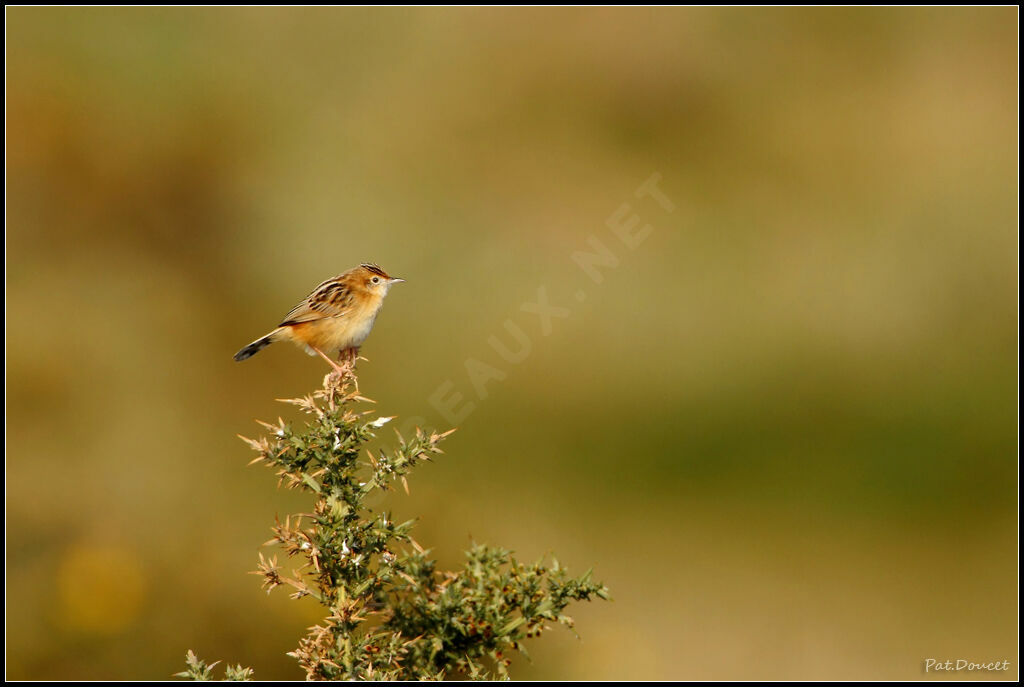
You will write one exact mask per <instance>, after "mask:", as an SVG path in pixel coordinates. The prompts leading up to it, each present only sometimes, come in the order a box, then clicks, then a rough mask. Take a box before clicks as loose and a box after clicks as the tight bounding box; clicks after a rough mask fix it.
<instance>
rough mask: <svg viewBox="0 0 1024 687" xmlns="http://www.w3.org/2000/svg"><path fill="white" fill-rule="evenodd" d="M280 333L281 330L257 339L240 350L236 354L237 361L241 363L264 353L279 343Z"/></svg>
mask: <svg viewBox="0 0 1024 687" xmlns="http://www.w3.org/2000/svg"><path fill="white" fill-rule="evenodd" d="M280 331H281V330H280V329H275V330H274V331H272V332H270V333H269V334H267V335H266V336H264V337H262V338H259V339H256V340H255V341H253V342H252V343H251V344H249V345H248V346H246V347H245V348H243V349H242V350H240V351H239V352H238V353H235V360H237V361H239V362H241V361H242V360H245V359H246V358H251V357H253V356H254V355H256V354H257V353H259V352H260V351H262V350H263V349H264V348H266V347H267V346H269V345H270V344H272V343H274V342H275V341H277V340H278V339H279V338H280V337H279V336H278V332H280Z"/></svg>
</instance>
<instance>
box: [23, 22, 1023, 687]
mask: <svg viewBox="0 0 1024 687" xmlns="http://www.w3.org/2000/svg"><path fill="white" fill-rule="evenodd" d="M6 18H7V21H8V24H7V53H6V55H7V73H6V76H7V110H6V113H7V250H8V257H7V337H6V344H7V352H6V354H7V389H6V390H7V420H8V424H7V437H6V438H7V448H8V453H7V463H6V468H7V480H8V481H7V492H6V493H7V616H6V620H7V671H8V672H7V676H8V677H9V678H18V679H26V678H32V679H61V678H65V679H66V678H79V679H164V678H167V677H168V676H170V674H171V673H173V672H176V671H178V670H180V669H182V668H183V657H184V653H185V650H186V649H188V648H193V649H195V650H196V651H197V652H198V653H199V655H200V656H202V657H204V658H207V659H209V660H213V659H224V660H227V661H230V662H240V663H243V664H245V665H251V666H253V667H254V668H255V670H256V675H257V677H259V678H262V679H270V678H300V677H301V672H300V671H299V670H298V668H297V667H296V666H295V665H294V663H293V661H292V659H290V658H288V657H286V656H285V655H284V654H285V652H286V651H289V650H291V649H292V648H294V646H295V645H296V643H297V639H298V637H299V636H300V635H301V634H303V632H304V628H306V627H307V626H309V625H311V624H313V623H314V622H317V620H318V619H319V611H318V607H317V606H316V604H315V603H313V602H311V601H310V602H309V603H305V602H301V603H300V602H293V601H290V600H288V599H287V596H286V594H284V593H275V594H274V595H272V596H270V597H267V596H266V595H264V594H263V593H262V592H261V591H260V589H259V580H258V579H257V578H256V577H250V576H247V575H246V574H245V573H246V572H247V571H249V570H253V569H254V568H255V563H256V559H257V551H258V550H259V548H258V547H259V546H260V544H261V543H262V542H264V541H265V540H267V539H268V538H269V537H270V529H269V528H270V525H271V524H272V523H273V519H274V516H275V514H279V515H282V516H283V515H284V514H286V513H289V512H296V511H301V510H303V509H304V508H305V507H306V506H307V502H306V501H305V500H304V499H303V498H302V497H301V496H299V495H296V494H293V493H285V492H280V491H277V490H276V488H275V479H274V477H273V475H272V473H270V472H269V471H267V470H265V469H262V468H258V467H251V468H247V467H246V462H247V461H248V460H249V459H250V457H251V456H250V453H249V451H248V450H247V448H246V447H245V446H244V445H243V444H242V443H241V442H239V441H238V439H237V438H235V435H236V433H242V434H247V435H250V436H251V435H252V434H254V433H255V432H257V431H258V428H257V427H256V425H255V424H254V423H253V419H255V418H260V419H267V420H270V419H274V418H276V416H277V415H279V414H281V415H284V416H285V417H295V413H294V412H293V411H292V410H291V409H290V408H288V407H286V406H282V405H281V404H279V403H276V402H275V401H274V400H273V399H275V398H281V397H289V396H295V395H300V394H303V393H305V392H307V391H309V390H311V389H312V388H313V387H314V386H316V385H317V384H319V382H320V380H321V378H322V375H323V374H324V373H325V371H326V366H325V365H324V364H323V362H322V361H319V360H317V359H313V358H307V357H306V356H305V355H302V354H301V352H300V351H298V350H296V349H294V348H293V347H290V346H286V345H281V346H273V347H271V348H269V349H267V351H265V352H263V353H261V354H260V355H259V356H258V357H256V358H254V359H252V360H250V361H247V362H245V363H244V364H237V363H235V362H233V361H232V360H231V355H232V354H233V353H234V352H235V351H236V350H237V349H238V348H240V347H241V346H242V345H244V344H246V343H248V342H249V341H251V340H252V339H254V338H256V337H257V336H259V335H260V334H262V333H264V332H265V331H266V330H268V329H269V328H270V327H271V326H273V325H274V324H276V323H277V322H278V320H279V318H280V317H281V316H282V315H283V314H284V313H285V312H287V311H288V309H289V308H291V306H292V305H294V304H295V302H297V301H298V300H299V299H300V298H301V297H303V296H304V295H305V294H306V293H308V291H309V290H310V289H311V288H312V287H313V286H315V285H316V284H317V283H318V282H320V281H321V280H323V279H325V278H327V277H330V276H333V275H335V274H337V273H339V272H341V271H343V270H345V269H348V268H349V267H351V266H353V265H355V264H357V263H358V262H361V261H366V260H373V261H376V262H379V263H380V264H381V265H383V266H384V268H385V269H387V270H388V271H389V272H391V273H392V274H395V275H398V276H401V277H404V278H406V279H407V280H408V283H407V284H403V285H401V286H398V287H396V288H395V289H394V290H393V291H392V293H391V295H390V297H389V299H388V301H387V303H386V305H385V307H384V310H383V312H382V314H381V316H380V318H379V319H378V321H377V325H376V328H375V330H374V332H373V334H372V335H371V337H370V338H369V340H368V341H367V343H366V345H365V346H364V348H363V353H364V355H365V356H366V357H367V358H368V359H369V362H364V363H361V368H360V373H361V376H360V383H361V387H362V389H363V390H364V391H365V392H366V393H367V394H368V395H369V396H371V397H373V398H375V399H376V400H377V401H378V403H379V407H380V409H381V411H382V412H384V413H385V414H397V415H399V416H400V420H397V421H396V423H399V422H401V421H403V420H406V419H410V418H412V419H414V418H423V421H424V422H426V423H427V424H429V425H431V426H434V427H438V428H440V429H445V428H447V426H448V425H447V423H446V421H445V420H444V417H443V415H441V414H439V413H438V412H437V411H436V410H434V409H433V408H432V407H431V402H430V401H429V399H430V397H431V395H432V394H434V393H435V392H436V391H437V390H438V388H439V387H441V386H442V385H443V384H444V383H445V382H446V381H450V383H451V384H450V391H451V392H456V393H460V394H462V396H463V397H464V399H463V402H465V400H470V401H475V402H476V407H475V409H474V410H473V412H472V413H471V414H470V415H469V416H468V417H467V418H466V419H465V420H463V421H461V422H460V423H459V424H460V431H459V432H457V433H456V434H455V435H453V436H452V438H451V439H450V440H449V441H448V443H447V454H446V455H445V456H443V457H442V458H441V459H440V460H439V461H437V462H436V463H433V464H431V465H428V466H425V467H424V468H422V469H421V470H419V471H418V472H417V474H415V475H414V476H413V479H412V481H411V486H412V495H411V496H409V497H406V496H405V495H404V494H395V495H394V496H393V498H392V501H391V502H390V506H391V507H393V508H394V510H395V512H396V515H399V516H401V515H405V516H412V515H420V516H422V518H423V520H422V524H421V525H420V526H419V528H418V530H417V532H418V534H417V539H418V540H419V541H420V542H422V543H423V544H424V545H427V546H431V547H433V548H434V550H435V552H436V554H437V556H438V557H439V559H440V560H441V562H442V563H444V564H445V565H457V564H458V563H459V560H460V557H461V551H462V550H464V549H465V548H466V547H467V546H468V544H469V542H470V541H471V539H475V540H476V541H480V542H489V543H495V544H501V545H504V546H507V547H510V548H512V549H514V550H516V552H517V553H518V554H519V555H520V557H521V558H524V559H533V558H535V557H538V556H540V555H543V554H545V553H546V552H549V551H553V552H556V553H557V554H558V556H559V558H560V560H562V561H563V562H564V563H566V564H568V565H569V567H570V569H571V570H575V571H578V572H582V571H583V570H585V569H586V568H588V567H590V566H593V567H594V569H595V572H596V576H597V577H598V579H601V580H602V581H604V582H605V583H606V584H607V585H608V586H609V587H610V588H611V590H612V593H613V596H614V597H615V601H614V602H612V603H595V604H591V605H587V606H585V607H577V608H576V612H575V613H574V616H575V617H576V619H577V622H578V628H579V632H580V635H581V638H580V639H577V638H576V637H574V636H573V635H572V634H571V633H570V632H567V631H564V630H556V631H555V632H553V633H551V635H549V636H548V637H547V638H545V639H542V640H539V641H537V642H534V643H533V645H532V647H530V649H531V653H532V655H533V657H534V663H533V664H532V665H530V664H525V663H521V664H519V665H517V666H516V667H514V670H513V675H514V676H515V677H520V678H535V679H541V678H551V679H616V678H618V679H625V678H650V679H675V678H685V679H708V678H719V679H741V678H761V679H819V678H834V679H839V678H843V679H853V678H861V679H888V678H896V679H899V678H902V679H915V678H925V677H932V676H934V674H929V675H925V674H924V672H923V663H924V660H925V659H927V658H936V659H940V660H946V659H957V658H964V659H969V660H973V661H994V660H1009V661H1011V672H1010V673H1009V674H1006V673H1001V674H994V675H989V676H990V677H1003V678H1016V676H1017V524H1016V522H1017V521H1016V511H1017V487H1016V480H1017V465H1016V462H1017V461H1016V454H1017V441H1016V431H1017V424H1016V417H1017V411H1016V399H1017V382H1016V377H1017V358H1016V355H1017V295H1016V294H1017V258H1016V255H1017V243H1018V234H1017V205H1016V203H1017V145H1018V139H1017V117H1018V110H1017V77H1018V73H1017V67H1016V62H1017V38H1018V36H1017V19H1018V13H1017V9H1016V8H1011V7H1006V8H988V9H950V8H943V9H879V10H873V9H671V8H660V9H621V8H620V9H584V8H575V9H518V10H516V9H339V8H335V9H271V8H263V9H214V8H191V9H172V8H148V9H145V8H136V9H130V8H117V9H109V8H108V9H100V8H93V9H75V8H27V7H21V8H14V9H8V10H7V12H6ZM655 172H657V173H659V174H661V175H662V181H661V188H662V190H663V191H664V192H665V193H666V194H667V195H668V196H669V198H671V200H672V201H673V202H674V203H675V204H676V206H677V207H676V210H675V212H673V213H667V212H665V211H664V210H662V209H661V208H660V207H659V206H658V204H657V203H655V202H654V201H653V200H652V199H650V198H648V199H637V198H635V196H634V189H636V187H637V186H639V185H640V184H641V183H642V182H644V180H646V179H647V178H648V177H649V176H650V175H651V174H652V173H655ZM623 203H629V204H630V208H631V211H632V212H635V213H637V214H638V215H639V216H640V217H641V219H642V220H643V222H645V223H649V224H650V225H651V227H652V231H651V234H650V236H649V237H648V238H647V239H646V240H645V241H644V242H643V243H642V244H641V245H640V246H639V247H637V248H636V249H635V250H630V249H628V248H626V247H625V246H624V245H623V244H622V243H621V242H619V241H618V239H617V238H616V237H615V236H614V234H612V233H611V231H610V230H609V228H608V227H607V226H606V220H607V219H608V218H609V217H610V216H611V215H612V213H614V212H615V211H616V210H617V209H618V208H619V207H620V206H621V205H622V204H623ZM589 237H597V238H598V239H599V240H600V241H602V242H603V243H604V244H605V245H606V246H608V247H609V248H610V249H612V250H613V251H614V253H615V255H616V257H617V258H618V259H619V265H618V267H616V268H609V269H605V270H604V271H603V273H604V276H605V278H604V281H603V282H602V283H601V284H597V285H595V284H594V283H593V282H591V281H590V280H589V278H588V277H587V276H586V274H584V272H583V271H581V270H580V269H579V267H577V266H576V265H575V264H574V263H573V261H572V260H571V257H570V256H571V255H572V254H573V253H574V252H577V251H582V250H589V247H588V238H589ZM540 287H544V288H546V292H547V295H548V297H549V299H550V301H551V302H552V304H554V305H558V306H561V307H565V308H568V309H569V310H570V313H569V315H568V316H567V317H564V318H556V319H554V320H552V322H551V325H552V331H551V332H550V334H549V335H547V336H545V335H543V333H542V330H541V324H542V323H541V320H540V319H539V318H538V317H537V316H536V315H534V314H531V313H529V312H525V311H523V310H522V309H521V306H522V305H523V304H524V303H528V302H530V301H535V300H536V295H537V290H538V288H540ZM581 290H582V291H583V292H584V295H585V296H586V298H585V300H584V301H582V302H581V301H578V300H577V298H576V294H577V292H578V291H581ZM506 320H512V322H514V323H515V324H516V325H518V326H519V327H520V328H521V329H522V330H523V331H524V332H526V333H527V335H528V337H529V339H530V342H531V344H532V348H531V351H530V355H529V356H528V357H527V359H526V360H525V361H524V362H522V363H520V364H516V365H513V364H509V363H506V362H504V361H502V360H501V358H500V357H499V356H498V355H497V354H496V353H495V351H494V350H493V349H492V348H491V346H490V345H489V344H488V339H489V337H491V336H497V337H499V338H500V339H501V340H503V341H505V342H507V345H510V346H512V345H513V342H514V340H513V339H512V337H511V336H510V335H509V334H508V333H506V331H505V329H504V324H503V323H504V322H505V321H506ZM467 359H476V360H479V361H481V362H484V363H486V364H488V365H493V366H494V367H495V368H497V369H499V370H500V371H501V374H502V375H504V376H505V378H504V379H503V380H500V381H492V382H490V383H489V384H488V385H487V386H486V390H487V393H488V397H487V398H486V399H483V400H480V399H479V397H478V394H477V391H476V390H475V389H474V387H473V385H472V383H471V382H470V378H469V375H468V373H467V370H466V367H465V362H466V360H467ZM381 505H384V504H381ZM960 677H965V676H964V675H960ZM972 677H981V676H978V675H973V676H972Z"/></svg>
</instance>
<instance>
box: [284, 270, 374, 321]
mask: <svg viewBox="0 0 1024 687" xmlns="http://www.w3.org/2000/svg"><path fill="white" fill-rule="evenodd" d="M354 304H355V295H354V294H353V293H352V290H351V289H350V288H349V286H348V284H346V283H345V282H343V281H339V279H338V278H337V277H335V278H334V279H328V280H327V281H325V282H324V283H322V284H320V285H319V286H318V287H316V288H315V289H313V292H312V293H311V294H309V295H308V296H306V297H305V298H304V299H302V302H301V303H299V304H298V305H296V306H295V307H294V308H292V309H291V312H289V313H288V314H287V315H285V316H284V319H283V320H282V321H281V324H280V325H278V326H279V327H284V326H286V325H289V324H300V323H302V322H313V321H314V320H322V319H324V318H325V317H341V316H342V315H345V314H346V313H348V312H351V310H352V306H353V305H354Z"/></svg>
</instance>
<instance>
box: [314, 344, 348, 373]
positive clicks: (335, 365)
mask: <svg viewBox="0 0 1024 687" xmlns="http://www.w3.org/2000/svg"><path fill="white" fill-rule="evenodd" d="M310 348H312V349H313V350H314V351H316V352H317V353H319V354H320V357H321V358H323V359H324V360H326V361H327V364H328V365H330V366H331V367H333V368H334V372H335V374H337V375H338V376H339V377H342V376H344V375H345V374H346V373H349V372H350V371H349V370H348V369H346V368H345V367H344V366H343V365H339V364H338V363H336V362H334V361H333V360H331V357H330V356H329V355H327V354H326V353H324V352H323V351H321V350H320V349H319V348H317V347H316V346H310Z"/></svg>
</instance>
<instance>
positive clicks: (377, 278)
mask: <svg viewBox="0 0 1024 687" xmlns="http://www.w3.org/2000/svg"><path fill="white" fill-rule="evenodd" d="M371 281H372V282H373V283H374V284H377V283H379V282H380V277H374V278H373V279H372V280H371Z"/></svg>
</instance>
